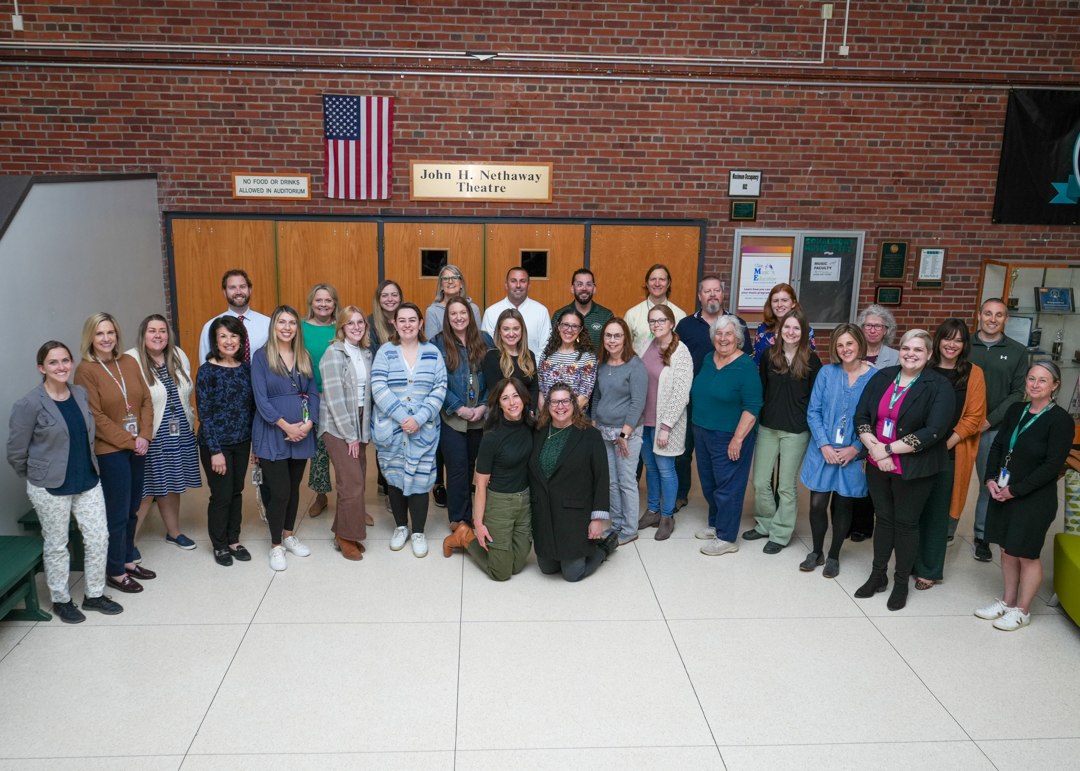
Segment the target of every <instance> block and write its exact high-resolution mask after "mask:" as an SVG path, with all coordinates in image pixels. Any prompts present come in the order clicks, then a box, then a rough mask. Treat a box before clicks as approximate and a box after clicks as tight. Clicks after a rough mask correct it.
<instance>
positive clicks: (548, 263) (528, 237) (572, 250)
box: [486, 222, 585, 312]
mask: <svg viewBox="0 0 1080 771" xmlns="http://www.w3.org/2000/svg"><path fill="white" fill-rule="evenodd" d="M487 231H488V240H487V246H488V248H487V271H486V275H487V304H488V305H491V304H493V303H497V302H498V301H499V300H501V299H503V298H504V297H506V273H507V271H509V270H510V268H513V267H515V266H517V265H521V266H523V267H524V268H525V269H526V270H528V271H529V276H530V277H531V281H530V283H529V297H531V298H532V299H533V300H536V301H537V302H539V303H543V304H544V305H546V306H547V308H548V310H549V311H552V312H554V311H555V309H556V308H561V307H562V306H564V305H566V304H567V303H569V302H571V301H572V300H573V299H574V296H573V294H572V293H571V292H570V283H571V281H570V279H571V278H572V277H573V275H574V271H575V270H577V269H578V268H580V267H581V266H583V265H584V264H585V226H584V225H546V224H544V223H542V222H535V223H529V224H520V225H488V226H487Z"/></svg>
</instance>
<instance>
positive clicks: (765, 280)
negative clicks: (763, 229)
mask: <svg viewBox="0 0 1080 771" xmlns="http://www.w3.org/2000/svg"><path fill="white" fill-rule="evenodd" d="M790 283H791V247H790V246H744V247H743V248H742V254H741V255H740V257H739V298H738V303H737V307H738V310H740V311H747V312H749V313H761V311H762V310H763V309H764V308H765V301H766V300H767V299H768V298H769V290H770V289H772V288H773V287H774V286H776V285H777V284H790Z"/></svg>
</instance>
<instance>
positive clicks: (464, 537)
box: [442, 522, 476, 557]
mask: <svg viewBox="0 0 1080 771" xmlns="http://www.w3.org/2000/svg"><path fill="white" fill-rule="evenodd" d="M475 540H476V533H474V532H473V529H472V528H471V527H469V526H468V525H466V524H465V523H464V522H462V523H461V525H460V527H458V529H457V530H455V531H454V532H452V533H451V534H450V535H448V536H446V538H444V539H443V542H442V553H443V556H444V557H449V556H450V555H451V554H453V553H454V548H455V547H459V548H462V549H465V548H468V546H469V544H470V543H472V542H473V541H475Z"/></svg>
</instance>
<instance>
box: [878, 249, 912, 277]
mask: <svg viewBox="0 0 1080 771" xmlns="http://www.w3.org/2000/svg"><path fill="white" fill-rule="evenodd" d="M907 248H908V245H907V241H885V242H884V243H882V245H881V254H880V255H879V256H878V264H877V280H878V281H903V280H904V276H905V275H907Z"/></svg>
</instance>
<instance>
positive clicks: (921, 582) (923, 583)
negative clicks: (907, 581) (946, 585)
mask: <svg viewBox="0 0 1080 771" xmlns="http://www.w3.org/2000/svg"><path fill="white" fill-rule="evenodd" d="M933 586H934V582H933V581H931V580H930V579H929V578H916V579H915V588H916V589H918V590H919V591H923V590H925V589H930V588H932V587H933Z"/></svg>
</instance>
